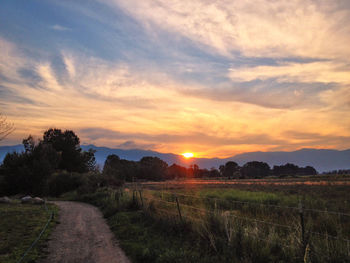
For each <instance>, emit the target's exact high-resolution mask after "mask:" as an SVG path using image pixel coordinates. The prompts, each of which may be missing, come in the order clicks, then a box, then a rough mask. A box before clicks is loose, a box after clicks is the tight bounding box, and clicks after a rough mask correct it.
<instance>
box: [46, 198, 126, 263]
mask: <svg viewBox="0 0 350 263" xmlns="http://www.w3.org/2000/svg"><path fill="white" fill-rule="evenodd" d="M54 203H55V204H56V205H58V206H59V207H60V217H59V222H60V224H58V225H57V227H56V229H55V230H54V231H53V233H52V235H51V240H50V241H49V244H48V253H49V255H48V257H47V258H46V259H44V260H43V261H41V262H42V263H56V262H57V263H58V262H60V263H80V262H84V263H99V262H101V263H130V260H129V259H128V258H127V257H126V256H125V254H124V252H123V251H122V250H121V249H120V247H119V246H118V244H117V241H116V240H115V238H114V235H113V233H112V232H111V230H110V229H109V227H108V225H107V224H106V222H105V220H104V219H103V216H102V214H101V212H100V211H99V210H98V209H97V208H96V207H94V206H92V205H88V204H85V203H78V202H54Z"/></svg>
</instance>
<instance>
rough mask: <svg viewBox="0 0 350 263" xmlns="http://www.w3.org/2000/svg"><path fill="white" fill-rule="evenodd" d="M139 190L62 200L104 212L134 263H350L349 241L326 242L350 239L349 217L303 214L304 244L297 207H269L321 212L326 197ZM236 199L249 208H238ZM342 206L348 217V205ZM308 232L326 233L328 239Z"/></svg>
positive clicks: (237, 191) (261, 192)
mask: <svg viewBox="0 0 350 263" xmlns="http://www.w3.org/2000/svg"><path fill="white" fill-rule="evenodd" d="M137 189H138V191H134V190H132V189H130V188H129V189H126V191H123V190H121V189H119V190H115V189H108V188H101V189H98V190H97V191H96V192H95V193H89V194H83V195H79V194H77V193H76V192H71V193H68V194H66V195H64V196H63V199H66V200H67V199H70V200H75V201H82V202H87V203H90V204H93V205H95V206H97V207H99V208H100V209H101V211H102V213H103V214H104V216H105V217H106V218H107V221H108V223H109V225H110V227H111V229H112V231H113V232H114V233H115V235H116V236H117V238H118V240H119V242H120V245H121V247H122V248H123V249H124V251H125V252H126V254H127V255H128V256H129V257H130V258H131V259H132V260H133V262H203V263H204V262H266V263H267V262H350V258H349V256H348V255H347V253H349V252H346V251H348V248H347V247H346V246H347V244H346V243H344V242H343V241H341V240H332V239H331V238H328V235H330V236H331V235H333V236H336V237H337V238H340V239H342V238H348V237H349V234H350V228H349V226H350V221H349V218H348V217H339V216H337V215H335V216H334V215H331V214H327V213H311V212H308V213H305V218H304V220H305V227H306V234H305V235H306V239H305V244H303V242H302V240H301V225H300V217H299V212H298V210H295V209H291V210H289V209H287V210H284V209H282V210H281V209H279V208H278V207H276V208H273V207H268V206H264V205H278V206H293V207H296V206H297V205H298V203H299V200H303V202H304V203H305V204H307V205H308V206H310V207H312V206H311V205H317V208H319V209H321V208H322V205H324V204H326V205H328V204H329V202H328V201H329V200H327V199H325V198H324V196H323V195H322V194H323V193H322V194H320V195H317V194H316V192H315V191H313V192H312V193H311V194H310V195H308V194H306V193H307V192H305V194H303V195H299V194H297V193H295V192H283V191H271V190H270V191H269V189H268V188H265V189H262V188H259V191H258V190H257V189H255V191H251V190H248V189H229V188H224V189H219V188H214V189H204V188H200V189H193V188H192V189H185V190H184V189H182V190H181V189H176V190H171V189H170V190H165V191H162V190H161V189H159V190H146V189H143V190H142V189H141V188H137ZM293 191H294V190H293ZM141 196H142V198H141ZM330 199H331V200H330V202H331V203H333V202H334V201H336V200H337V199H338V200H346V196H345V197H344V196H342V197H341V198H339V197H338V196H337V195H335V196H334V198H333V197H332V198H330ZM176 200H178V201H179V204H180V209H181V213H182V219H181V217H180V215H179V213H178V208H177V206H176ZM232 201H242V202H249V204H246V203H239V202H238V203H234V205H232ZM252 204H253V205H252ZM255 204H256V205H255ZM261 204H262V205H261ZM193 208H195V209H193ZM338 208H339V207H338V206H336V207H334V209H333V210H336V211H337V209H338ZM343 209H345V210H344V211H345V212H347V213H349V210H348V209H347V207H345V208H344V207H343ZM231 215H234V216H236V217H232V216H231ZM247 219H248V220H247ZM251 219H253V220H251ZM254 220H257V221H254ZM263 221H265V222H268V223H269V222H273V224H272V225H271V224H265V223H264V222H263ZM275 224H277V225H275ZM278 224H282V225H285V226H287V228H285V227H279V226H278ZM289 228H292V229H293V230H291V229H289ZM310 231H311V232H312V231H314V232H320V233H324V234H325V237H322V236H321V237H319V236H316V235H314V234H311V232H310ZM304 245H305V246H304Z"/></svg>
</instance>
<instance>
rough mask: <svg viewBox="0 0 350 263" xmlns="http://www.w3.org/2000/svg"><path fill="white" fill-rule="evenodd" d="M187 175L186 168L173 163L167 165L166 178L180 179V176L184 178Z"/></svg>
mask: <svg viewBox="0 0 350 263" xmlns="http://www.w3.org/2000/svg"><path fill="white" fill-rule="evenodd" d="M186 176H187V168H186V167H183V166H180V165H177V164H173V165H171V166H169V167H168V172H167V179H170V180H172V179H180V178H186Z"/></svg>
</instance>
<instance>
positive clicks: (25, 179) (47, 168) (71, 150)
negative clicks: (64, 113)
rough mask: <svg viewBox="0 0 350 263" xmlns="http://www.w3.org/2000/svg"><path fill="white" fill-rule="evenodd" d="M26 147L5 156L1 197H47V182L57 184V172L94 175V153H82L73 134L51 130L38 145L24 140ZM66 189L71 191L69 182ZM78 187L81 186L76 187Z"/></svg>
mask: <svg viewBox="0 0 350 263" xmlns="http://www.w3.org/2000/svg"><path fill="white" fill-rule="evenodd" d="M23 145H24V149H25V151H24V152H20V153H17V152H14V153H8V154H7V155H6V156H5V159H4V161H3V164H2V165H1V170H0V195H2V194H6V195H14V194H20V193H21V194H34V195H48V194H50V192H49V189H48V188H49V185H48V182H49V181H51V182H52V181H54V180H55V178H51V176H52V174H53V173H54V172H57V171H67V172H71V173H74V172H75V173H87V172H93V171H95V157H94V152H93V151H88V152H83V151H82V150H81V148H80V146H79V138H78V136H76V135H75V133H74V132H73V131H64V132H62V131H61V130H59V129H49V130H47V131H46V132H45V133H44V136H43V139H42V140H40V141H39V142H37V143H36V142H35V141H34V139H33V137H32V136H29V137H28V138H27V139H24V140H23ZM62 174H64V172H63V173H62ZM66 179H67V177H66ZM61 181H62V180H61ZM61 185H62V184H61ZM67 185H68V187H67V189H62V190H61V191H69V190H72V189H71V184H70V183H69V182H67ZM76 186H79V184H78V183H76Z"/></svg>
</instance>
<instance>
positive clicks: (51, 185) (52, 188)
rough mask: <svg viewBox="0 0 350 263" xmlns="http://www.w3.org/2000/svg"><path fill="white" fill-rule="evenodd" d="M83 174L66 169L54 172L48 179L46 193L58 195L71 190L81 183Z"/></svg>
mask: <svg viewBox="0 0 350 263" xmlns="http://www.w3.org/2000/svg"><path fill="white" fill-rule="evenodd" d="M85 176H86V175H85V174H78V173H70V172H67V171H62V172H56V173H54V174H52V175H51V177H50V179H49V181H48V193H49V195H50V196H55V197H58V196H60V195H61V194H63V193H66V192H69V191H73V190H75V189H77V188H79V187H81V186H82V185H83V183H84V179H85V178H84V177H85Z"/></svg>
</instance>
